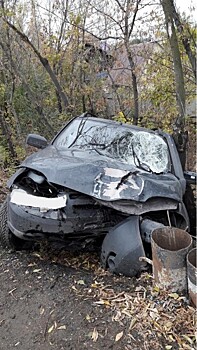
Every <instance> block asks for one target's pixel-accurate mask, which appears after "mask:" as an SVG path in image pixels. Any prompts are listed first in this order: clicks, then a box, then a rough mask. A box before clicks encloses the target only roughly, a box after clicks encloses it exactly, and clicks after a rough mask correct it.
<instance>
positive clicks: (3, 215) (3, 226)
mask: <svg viewBox="0 0 197 350" xmlns="http://www.w3.org/2000/svg"><path fill="white" fill-rule="evenodd" d="M7 219H8V198H6V199H5V201H4V202H3V204H2V205H1V207H0V242H1V246H2V247H3V248H5V249H12V250H22V249H27V247H28V248H29V242H26V241H24V240H23V239H20V238H18V237H16V236H15V235H14V234H13V233H12V232H11V231H10V229H9V227H8V223H7ZM30 244H31V242H30Z"/></svg>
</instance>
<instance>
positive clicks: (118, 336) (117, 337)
mask: <svg viewBox="0 0 197 350" xmlns="http://www.w3.org/2000/svg"><path fill="white" fill-rule="evenodd" d="M122 336H123V331H122V332H120V333H118V334H116V338H115V341H119V340H120V339H121V338H122Z"/></svg>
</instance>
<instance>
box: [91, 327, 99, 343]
mask: <svg viewBox="0 0 197 350" xmlns="http://www.w3.org/2000/svg"><path fill="white" fill-rule="evenodd" d="M97 339H98V332H97V330H96V328H94V330H93V332H92V340H93V341H94V342H96V341H97Z"/></svg>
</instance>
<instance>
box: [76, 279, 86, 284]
mask: <svg viewBox="0 0 197 350" xmlns="http://www.w3.org/2000/svg"><path fill="white" fill-rule="evenodd" d="M77 284H82V285H83V284H85V282H84V280H79V281H77Z"/></svg>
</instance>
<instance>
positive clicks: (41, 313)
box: [40, 307, 44, 315]
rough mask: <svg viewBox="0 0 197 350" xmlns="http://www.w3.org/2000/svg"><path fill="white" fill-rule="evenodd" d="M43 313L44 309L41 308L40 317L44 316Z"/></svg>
mask: <svg viewBox="0 0 197 350" xmlns="http://www.w3.org/2000/svg"><path fill="white" fill-rule="evenodd" d="M43 313H44V308H43V307H41V308H40V315H43Z"/></svg>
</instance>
